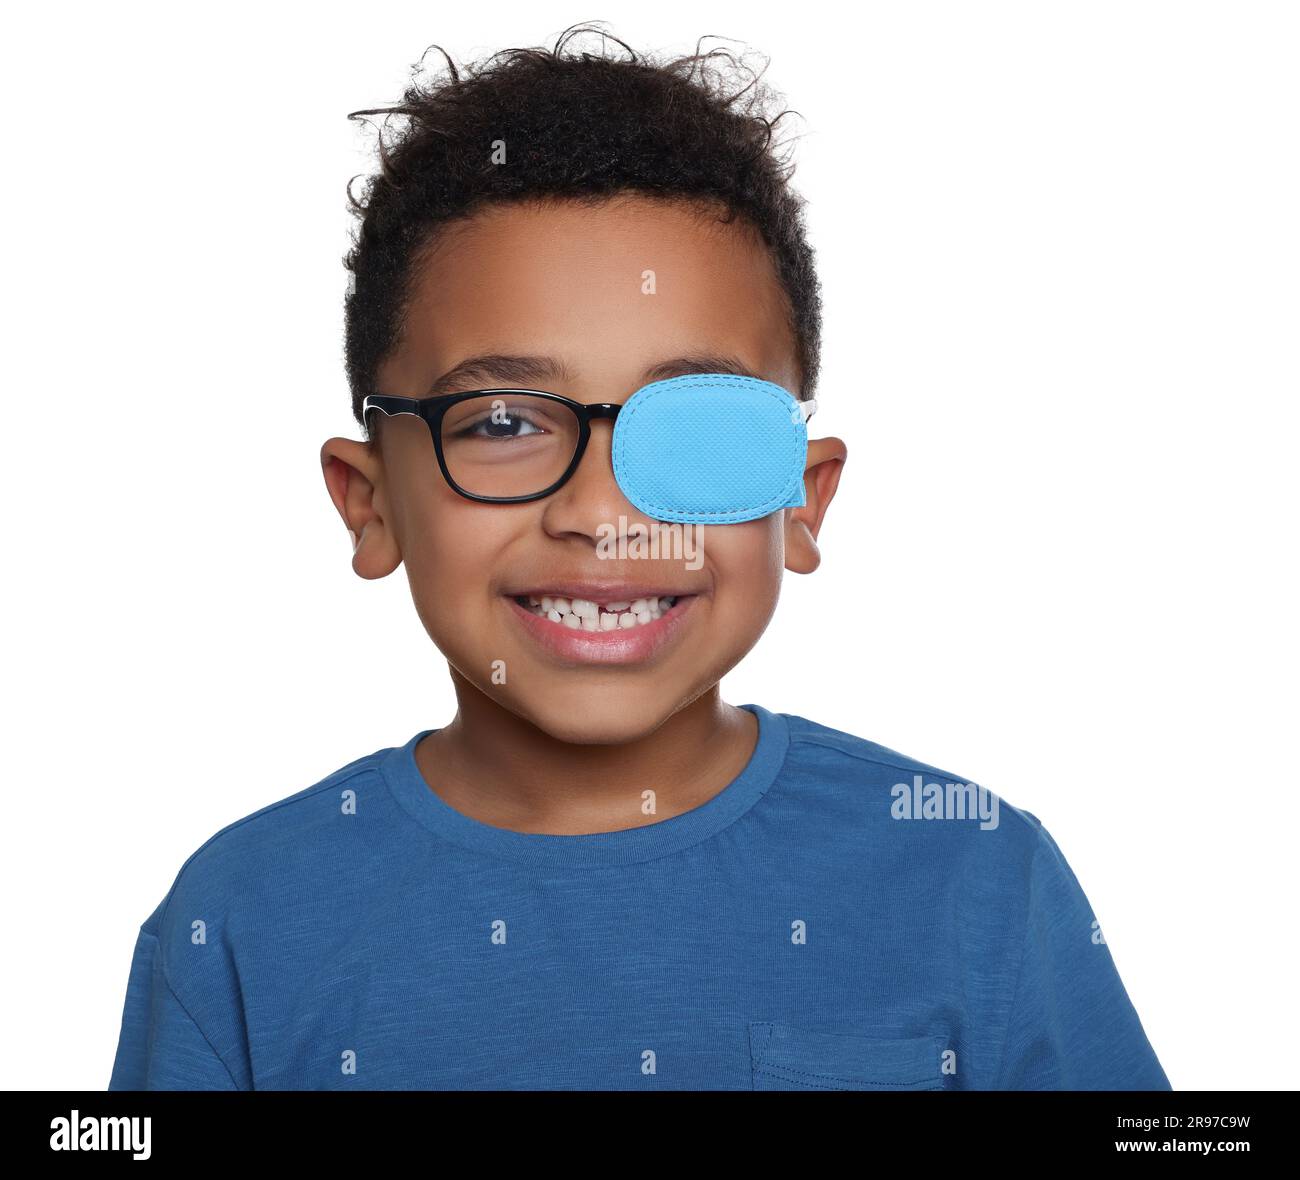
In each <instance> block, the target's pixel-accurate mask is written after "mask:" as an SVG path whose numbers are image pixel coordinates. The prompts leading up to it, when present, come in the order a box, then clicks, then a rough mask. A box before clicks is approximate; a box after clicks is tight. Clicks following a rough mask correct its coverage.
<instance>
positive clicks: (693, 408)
mask: <svg viewBox="0 0 1300 1180" xmlns="http://www.w3.org/2000/svg"><path fill="white" fill-rule="evenodd" d="M816 405H817V403H816V402H815V401H813V400H809V401H804V402H801V401H799V400H798V399H797V398H795V397H794V396H793V395H792V394H790V393H789V392H788V391H787V390H785V389H783V388H782V387H781V386H779V385H776V384H774V383H773V382H771V381H763V380H761V379H759V378H757V377H742V376H737V375H733V374H730V373H705V374H690V375H687V376H683V377H670V378H668V379H667V380H665V381H655V382H652V383H651V384H649V385H645V386H642V388H640V389H638V390H637V391H636V393H634V394H633V395H632V396H631V397H630V398H628V400H627V401H626V402H625V403H624V405H623V407H622V408H621V410H620V411H619V414H618V417H617V418H616V419H615V421H614V436H613V441H612V461H613V466H614V478H615V480H616V481H617V482H618V486H619V488H620V489H621V490H622V492H623V494H624V495H625V496H626V497H627V498H628V500H629V501H630V502H631V503H632V504H634V505H635V506H636V507H637V509H638V510H639V511H641V512H643V513H644V514H645V515H646V516H649V517H651V518H653V519H655V520H664V521H680V522H682V523H697V524H738V523H740V522H741V521H746V520H756V519H758V518H759V517H762V516H767V515H769V514H771V513H773V512H776V511H778V510H779V509H782V508H800V507H802V506H803V505H804V504H805V503H806V499H805V496H804V483H803V475H804V464H805V461H806V459H807V453H808V427H807V420H808V418H810V417H811V416H812V413H813V411H814V410H815V409H816Z"/></svg>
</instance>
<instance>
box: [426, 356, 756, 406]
mask: <svg viewBox="0 0 1300 1180" xmlns="http://www.w3.org/2000/svg"><path fill="white" fill-rule="evenodd" d="M689 373H732V374H734V375H736V376H738V377H757V376H758V374H757V373H754V372H752V371H751V370H750V369H749V367H748V366H747V365H746V364H745V363H744V362H743V361H741V360H739V359H738V358H737V357H734V356H729V355H727V354H725V353H717V352H693V353H690V354H688V355H685V356H678V357H673V358H672V359H671V360H666V361H660V362H659V363H658V364H655V365H651V366H650V368H648V369H646V371H645V372H644V373H643V374H642V375H641V379H642V383H643V384H648V383H649V382H651V381H663V380H666V379H667V378H669V377H684V376H686V375H687V374H689ZM572 380H573V375H572V372H571V371H570V370H569V368H568V367H567V366H566V365H565V364H564V362H563V361H561V360H559V359H557V358H556V357H550V356H515V355H511V354H508V353H487V354H485V355H483V356H472V357H467V358H466V359H465V360H463V361H461V362H460V363H459V364H458V365H455V366H453V367H452V368H450V369H448V370H447V371H446V372H445V373H444V374H443V375H442V376H441V377H439V378H438V379H437V380H436V381H435V382H434V383H433V384H432V385H431V386H430V387H429V389H428V390H427V395H428V396H430V397H432V396H434V395H435V394H439V393H450V392H455V391H460V390H465V389H471V388H474V387H476V386H478V387H482V388H488V387H490V386H492V385H494V384H495V385H507V386H508V385H520V386H525V385H529V384H539V385H540V384H542V383H545V382H552V381H555V382H567V381H572ZM629 392H631V391H629Z"/></svg>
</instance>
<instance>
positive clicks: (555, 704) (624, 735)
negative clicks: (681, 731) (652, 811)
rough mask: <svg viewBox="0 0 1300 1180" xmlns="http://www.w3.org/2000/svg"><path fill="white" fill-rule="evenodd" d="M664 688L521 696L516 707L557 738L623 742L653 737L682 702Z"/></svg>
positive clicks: (581, 743) (587, 742)
mask: <svg viewBox="0 0 1300 1180" xmlns="http://www.w3.org/2000/svg"><path fill="white" fill-rule="evenodd" d="M682 704H683V701H681V700H676V699H673V698H671V697H668V696H665V695H664V694H663V693H662V692H646V693H617V694H611V693H592V694H590V695H589V696H588V697H587V699H584V700H580V701H576V700H570V701H557V700H556V699H555V698H553V697H552V698H550V699H546V700H536V701H534V700H519V701H514V702H512V705H513V708H514V710H515V711H516V712H518V713H519V714H520V715H522V716H524V717H525V718H527V720H528V721H530V722H532V724H533V725H535V726H537V728H538V729H540V730H541V731H542V732H543V733H545V734H547V735H548V736H549V737H552V738H554V739H555V740H556V741H557V742H568V743H570V744H572V745H579V746H619V745H626V744H628V743H629V742H636V741H640V740H641V739H642V738H646V737H649V736H650V735H651V734H652V733H654V731H655V730H656V729H658V728H659V727H660V726H661V725H662V724H663V723H664V722H665V721H667V720H668V718H669V717H671V716H672V715H673V714H674V713H675V712H677V710H678V709H679V708H680V707H681V706H682Z"/></svg>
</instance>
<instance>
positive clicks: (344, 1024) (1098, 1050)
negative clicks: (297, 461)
mask: <svg viewBox="0 0 1300 1180" xmlns="http://www.w3.org/2000/svg"><path fill="white" fill-rule="evenodd" d="M568 35H569V34H566V35H565V36H564V37H562V38H561V40H560V42H559V43H558V44H557V45H556V48H555V50H554V51H553V52H550V53H547V52H543V51H523V50H513V51H508V52H506V53H504V54H500V55H498V56H497V57H496V58H495V59H493V60H492V61H490V62H488V63H487V64H486V65H485V66H484V67H483V68H481V69H478V70H476V71H474V72H472V73H471V74H470V75H467V76H465V77H463V78H462V77H459V76H458V75H457V74H456V72H455V68H454V67H451V66H450V60H449V61H448V64H449V67H450V69H451V75H452V76H451V79H450V80H449V81H447V82H446V83H445V84H442V85H439V86H436V87H433V88H430V89H428V90H423V91H422V90H420V89H418V88H417V87H415V86H413V87H412V89H411V90H409V91H408V93H407V95H406V96H405V102H404V104H403V106H402V108H401V109H402V110H403V112H404V113H405V114H406V115H407V116H408V118H409V119H410V123H409V125H408V128H407V130H406V131H405V133H404V135H403V137H402V138H401V140H400V142H399V143H398V144H397V145H396V146H389V147H388V148H387V149H386V150H385V151H384V153H383V164H384V166H383V169H382V172H381V174H380V175H379V176H378V177H376V178H374V179H373V181H372V182H371V185H370V189H369V192H368V200H367V202H366V203H365V205H364V206H360V205H359V206H358V209H359V211H360V212H361V214H362V223H361V230H360V235H359V238H358V240H357V242H356V245H355V248H354V249H353V251H352V252H351V253H350V254H349V256H348V260H347V264H348V267H349V269H350V270H351V271H352V272H353V274H354V277H355V289H354V290H353V292H352V293H351V294H350V295H349V298H348V302H347V356H348V373H349V380H350V383H351V386H352V391H353V408H354V412H355V413H356V416H357V418H358V421H359V422H360V423H361V424H362V426H363V427H364V428H365V429H366V430H367V431H368V433H369V440H368V441H367V442H356V441H352V440H348V439H343V438H333V439H330V440H329V441H328V442H327V443H326V444H325V445H324V448H323V450H322V461H323V465H324V473H325V480H326V484H327V487H328V490H329V493H330V496H331V499H332V501H333V503H334V505H335V507H336V509H337V510H338V512H339V513H340V515H341V516H342V517H343V520H344V522H345V524H346V526H347V528H348V530H349V532H350V533H351V534H352V537H353V546H354V555H353V559H352V563H353V568H354V570H355V571H356V573H357V574H359V575H360V576H361V577H363V578H380V577H385V576H387V575H389V574H391V573H393V572H394V571H395V570H396V569H397V567H398V566H399V565H404V566H405V567H406V574H407V578H408V579H409V583H410V587H411V592H412V597H413V599H414V604H415V608H416V610H417V612H418V614H419V616H420V619H421V620H422V622H423V623H424V626H425V628H426V630H427V631H428V633H429V635H430V637H431V639H432V640H433V642H434V643H435V644H436V645H437V646H438V648H439V649H440V650H441V652H442V653H443V654H444V655H445V656H446V658H447V661H448V665H449V670H450V674H451V677H452V681H453V684H454V687H455V691H456V696H457V704H458V708H457V712H456V715H455V717H454V718H453V719H452V720H451V721H450V722H449V723H448V724H447V725H445V726H444V727H443V728H440V729H429V730H424V731H422V732H420V733H417V734H415V735H414V736H412V737H411V738H410V739H409V740H407V741H404V742H403V743H402V744H400V745H396V746H393V747H389V748H385V749H382V750H378V751H376V752H374V753H372V754H369V755H367V756H365V757H362V758H359V759H357V760H356V761H354V762H352V763H350V764H348V765H347V766H344V767H342V768H341V769H339V770H338V771H336V772H335V773H334V774H332V775H330V776H329V777H328V778H326V779H324V780H323V781H321V782H319V783H317V784H315V785H314V786H312V787H309V788H308V789H306V790H304V791H300V792H299V793H298V794H295V795H292V796H290V797H288V798H287V799H283V800H281V801H280V802H278V803H276V804H273V805H271V806H269V807H266V808H264V809H262V810H261V811H258V812H256V813H254V814H253V815H250V816H248V817H246V818H245V819H243V820H241V821H239V822H238V823H236V824H233V825H231V826H230V827H228V828H226V829H224V830H223V831H221V832H218V833H217V834H216V835H215V836H214V837H213V838H212V839H211V840H209V841H208V842H207V843H206V844H205V845H203V847H202V848H200V849H199V850H198V851H197V852H196V853H195V854H194V855H193V856H192V857H191V858H190V859H189V860H188V861H187V862H186V863H185V865H184V866H183V867H182V869H181V871H180V873H179V875H178V877H177V879H176V881H175V883H174V884H173V886H172V888H171V890H170V892H169V893H168V894H167V896H166V898H164V900H163V901H162V903H161V904H160V905H159V906H158V908H157V910H156V911H155V912H154V913H153V914H152V915H151V916H150V917H149V918H148V920H147V921H146V922H145V923H144V925H143V926H142V927H141V930H140V934H139V939H138V942H137V946H136V950H135V958H134V960H133V963H132V966H131V973H130V979H129V986H128V991H127V997H126V1005H125V1010H124V1013H123V1019H122V1029H121V1040H120V1044H119V1047H118V1052H117V1059H116V1063H115V1065H114V1069H113V1074H112V1079H111V1082H110V1089H115V1090H116V1089H172V1088H189V1089H406V1088H426V1089H478V1088H500V1089H523V1088H529V1089H630V1090H653V1089H760V1090H761V1089H814V1090H826V1089H830V1090H837V1089H838V1090H898V1089H908V1090H940V1089H957V1090H960V1089H1167V1088H1169V1083H1168V1080H1167V1078H1166V1077H1165V1074H1164V1072H1163V1070H1162V1068H1161V1066H1160V1064H1159V1062H1158V1060H1157V1058H1156V1056H1155V1054H1154V1052H1153V1051H1152V1049H1151V1046H1150V1044H1149V1043H1148V1041H1147V1038H1146V1036H1145V1035H1144V1032H1143V1029H1142V1026H1141V1024H1140V1022H1139V1020H1138V1017H1137V1014H1136V1013H1135V1011H1134V1009H1133V1007H1132V1005H1131V1003H1130V1002H1129V999H1128V996H1127V994H1126V992H1125V990H1124V987H1123V984H1122V983H1121V981H1120V978H1119V976H1118V974H1117V973H1116V970H1115V966H1114V963H1113V961H1112V959H1111V956H1110V952H1109V950H1108V949H1107V947H1106V945H1105V942H1104V940H1102V939H1101V937H1100V934H1099V932H1098V930H1097V928H1096V923H1095V921H1094V920H1093V916H1092V913H1091V910H1090V908H1089V905H1088V902H1087V899H1086V898H1085V896H1084V894H1083V892H1082V891H1081V889H1080V887H1079V884H1078V882H1077V881H1076V879H1075V878H1074V875H1073V874H1072V872H1071V870H1070V868H1069V866H1068V865H1067V863H1066V862H1065V860H1064V859H1063V858H1062V856H1061V853H1060V851H1059V849H1058V848H1057V846H1056V844H1055V842H1054V841H1053V839H1052V837H1051V836H1050V835H1049V834H1048V832H1047V831H1046V830H1045V829H1044V828H1043V827H1042V825H1041V824H1040V823H1039V821H1038V819H1037V818H1036V817H1035V816H1033V815H1032V814H1030V813H1029V812H1026V811H1023V810H1018V809H1016V808H1014V807H1011V806H1010V805H1007V804H1005V803H1001V805H1000V806H999V804H1000V801H999V800H998V799H997V797H996V796H992V795H990V794H989V793H988V792H987V791H984V790H983V789H982V788H977V787H975V786H974V785H973V784H968V783H963V782H962V781H961V780H960V779H958V778H955V777H954V776H952V775H949V774H946V773H944V772H942V771H939V770H937V769H935V768H934V767H931V766H928V765H925V764H924V763H920V762H917V761H914V760H913V759H910V758H907V757H904V756H903V755H901V754H898V753H895V752H893V751H891V750H889V749H886V748H885V747H882V746H879V745H876V744H874V743H872V742H869V741H866V740H864V739H861V738H858V737H855V736H852V735H849V734H845V733H840V732H837V731H834V730H831V729H828V728H826V727H824V726H821V725H818V724H816V723H814V722H812V721H809V720H806V719H804V718H802V717H797V716H791V715H786V714H777V713H772V712H770V711H768V710H766V709H764V708H762V707H761V706H758V705H746V706H743V707H741V708H737V707H734V706H732V705H729V704H727V703H725V702H724V701H723V700H722V699H721V696H720V693H719V686H718V685H719V680H720V679H721V677H722V676H723V675H724V674H725V673H726V672H727V671H728V670H729V669H731V668H732V667H733V666H734V665H735V664H736V663H738V662H739V661H740V659H742V658H743V656H744V655H745V654H746V652H748V651H749V650H750V648H751V647H752V646H753V645H754V644H755V643H756V642H757V640H758V638H759V636H760V635H761V633H762V632H763V630H764V629H765V627H766V625H767V623H768V621H769V619H770V618H771V616H772V614H773V611H774V610H775V608H776V604H777V598H778V593H779V589H780V583H781V577H782V571H783V570H791V571H794V572H797V573H810V572H812V571H813V570H814V569H816V567H817V565H818V562H819V554H818V548H817V541H816V539H817V536H818V533H819V531H820V528H821V524H822V521H823V519H824V516H825V513H826V511H827V509H828V507H829V505H830V503H831V500H832V499H833V497H834V495H835V491H836V486H837V484H838V481H839V477H840V472H841V469H842V467H843V465H844V462H845V458H846V449H845V446H844V444H843V443H842V442H841V441H840V440H838V439H835V438H821V439H814V440H811V441H810V440H809V439H808V437H807V427H806V420H807V418H808V417H809V414H810V408H811V406H812V399H811V392H812V390H813V388H814V386H815V382H816V375H817V361H818V348H819V299H818V293H817V282H816V278H815V274H814V271H813V266H812V251H811V250H810V249H809V247H808V245H807V243H806V241H805V238H804V230H803V223H802V215H801V210H800V203H799V201H798V199H797V198H796V197H795V196H794V194H793V193H792V192H791V191H790V189H789V187H788V184H787V180H788V177H787V176H786V175H785V174H784V173H783V172H782V170H781V168H780V167H778V165H777V163H776V161H775V160H774V159H773V157H772V155H771V153H770V142H769V141H770V138H771V134H770V133H771V125H770V123H768V122H767V121H765V120H764V118H763V116H762V114H761V110H760V108H759V106H758V105H757V103H758V101H759V100H758V97H757V93H758V92H755V95H752V96H751V99H750V105H749V107H747V108H737V106H736V99H735V98H729V97H728V96H726V95H724V94H721V93H719V92H718V90H717V89H716V88H715V87H711V86H710V85H709V84H708V83H707V81H706V80H705V79H704V78H703V72H702V71H701V75H700V76H698V77H697V76H696V70H697V69H699V68H700V67H701V66H703V65H707V64H708V61H707V59H702V58H698V57H696V58H688V59H684V60H683V61H680V62H677V63H671V64H668V65H655V64H653V63H647V62H645V61H642V60H638V59H637V58H636V57H635V55H633V56H632V57H631V59H629V60H617V59H609V58H606V57H603V56H599V57H598V56H592V55H590V54H588V55H586V56H584V57H578V56H567V55H565V54H564V53H563V52H562V51H563V49H564V46H565V43H566V41H567V39H568ZM619 44H622V42H619ZM624 48H625V49H626V48H627V47H626V46H624ZM629 53H631V51H630V50H629ZM736 97H737V98H738V97H739V96H736ZM756 112H757V113H756ZM358 113H365V114H369V113H374V112H358ZM672 530H676V532H673V531H672ZM664 538H667V540H668V541H671V542H672V543H671V544H669V543H665V544H657V543H656V544H651V543H650V542H658V541H660V540H662V539H664ZM630 539H631V540H633V541H639V542H640V544H639V545H638V544H629V540H630ZM920 820H925V821H927V822H915V821H920ZM936 820H937V821H938V822H930V821H936Z"/></svg>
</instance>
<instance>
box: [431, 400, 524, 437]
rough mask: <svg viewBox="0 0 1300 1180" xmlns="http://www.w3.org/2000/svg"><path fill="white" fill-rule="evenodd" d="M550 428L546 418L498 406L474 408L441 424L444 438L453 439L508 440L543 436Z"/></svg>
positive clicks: (518, 409) (515, 408) (517, 408)
mask: <svg viewBox="0 0 1300 1180" xmlns="http://www.w3.org/2000/svg"><path fill="white" fill-rule="evenodd" d="M548 429H549V425H548V423H547V421H546V419H545V416H544V415H543V414H541V413H539V412H537V411H536V410H533V409H530V408H528V407H521V406H512V405H504V404H501V405H498V406H496V407H495V408H491V409H489V408H486V407H476V408H475V409H474V410H473V412H472V413H468V414H465V415H462V416H460V418H459V420H458V421H449V422H445V423H444V424H443V433H444V436H447V437H449V438H454V439H509V438H526V437H527V436H529V435H534V434H545V433H546V432H547V430H548Z"/></svg>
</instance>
